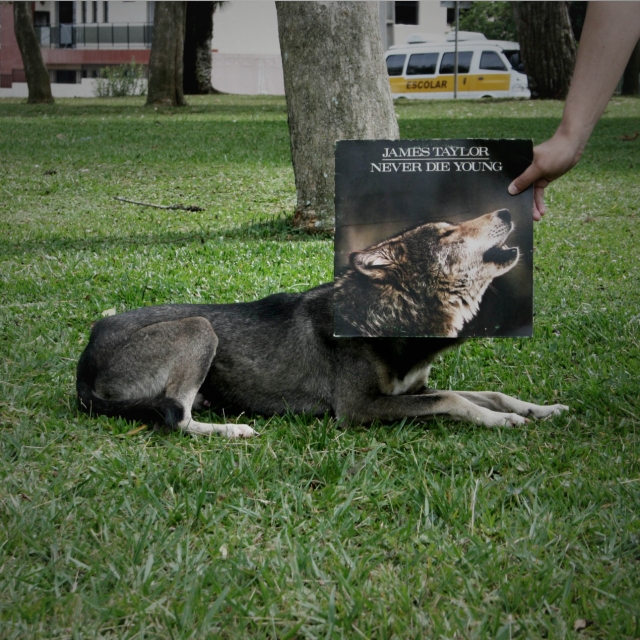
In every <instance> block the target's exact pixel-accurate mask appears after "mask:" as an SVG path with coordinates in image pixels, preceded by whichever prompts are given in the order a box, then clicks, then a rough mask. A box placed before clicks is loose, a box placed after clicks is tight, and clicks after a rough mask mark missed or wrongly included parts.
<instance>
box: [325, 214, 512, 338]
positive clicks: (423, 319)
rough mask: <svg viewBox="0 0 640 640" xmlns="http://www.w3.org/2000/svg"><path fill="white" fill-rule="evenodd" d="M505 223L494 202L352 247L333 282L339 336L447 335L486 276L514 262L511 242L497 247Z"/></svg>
mask: <svg viewBox="0 0 640 640" xmlns="http://www.w3.org/2000/svg"><path fill="white" fill-rule="evenodd" d="M512 229H513V223H512V222H511V214H510V213H509V211H507V210H506V209H501V210H499V211H495V212H493V213H488V214H487V215H484V216H480V217H479V218H475V219H474V220H469V221H467V222H463V223H460V224H449V223H447V222H439V223H430V224H423V225H421V226H419V227H416V228H415V229H413V230H411V231H407V232H405V233H402V234H400V235H398V236H396V237H394V238H390V239H388V240H385V241H384V242H381V243H380V244H377V245H375V246H374V247H370V248H369V249H366V250H365V251H354V252H353V253H352V254H351V255H350V256H349V262H350V264H351V269H349V270H348V271H347V272H346V273H345V274H344V275H343V276H342V277H341V278H339V279H338V281H337V282H336V289H335V304H336V311H337V313H336V319H337V322H340V323H344V324H345V325H346V327H347V331H346V332H345V333H346V334H347V335H353V334H354V333H355V335H361V336H365V337H376V336H385V335H386V336H389V335H394V336H420V335H422V336H445V337H450V338H455V337H456V336H457V335H458V334H459V332H460V330H461V329H462V327H463V326H464V324H465V323H466V322H469V320H471V319H472V318H473V317H474V316H475V315H476V314H477V313H478V310H479V308H480V301H481V300H482V296H483V295H484V293H485V291H486V290H487V287H488V286H489V284H490V283H491V281H492V280H493V279H494V278H497V277H498V276H501V275H503V274H505V273H507V271H509V270H510V269H512V268H513V267H514V266H515V265H516V263H517V262H518V257H519V253H518V249H517V247H513V248H507V247H505V246H503V243H504V242H505V240H506V239H507V236H508V235H509V234H510V233H511V231H512ZM349 328H351V331H349ZM354 330H355V331H354Z"/></svg>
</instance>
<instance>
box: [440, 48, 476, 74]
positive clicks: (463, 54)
mask: <svg viewBox="0 0 640 640" xmlns="http://www.w3.org/2000/svg"><path fill="white" fill-rule="evenodd" d="M472 57H473V51H460V52H458V73H469V68H470V67H471V58H472ZM455 59H456V54H455V53H453V52H449V53H445V54H444V55H443V56H442V62H441V63H440V73H454V70H453V65H454V64H455Z"/></svg>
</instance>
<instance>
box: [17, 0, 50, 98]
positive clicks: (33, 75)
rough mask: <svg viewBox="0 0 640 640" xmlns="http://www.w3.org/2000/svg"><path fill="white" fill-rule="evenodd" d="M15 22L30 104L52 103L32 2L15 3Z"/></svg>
mask: <svg viewBox="0 0 640 640" xmlns="http://www.w3.org/2000/svg"><path fill="white" fill-rule="evenodd" d="M13 24H14V31H15V34H16V40H17V41H18V48H19V49H20V55H21V56H22V64H24V73H25V76H26V77H27V87H28V89H29V98H28V99H27V102H29V103H30V104H40V103H52V102H53V96H52V94H51V81H50V80H49V72H48V71H47V67H46V66H45V64H44V60H43V59H42V51H41V50H40V43H39V42H38V37H37V36H36V31H35V29H34V28H33V20H32V18H31V3H30V2H14V3H13Z"/></svg>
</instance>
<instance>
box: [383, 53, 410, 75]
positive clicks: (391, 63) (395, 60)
mask: <svg viewBox="0 0 640 640" xmlns="http://www.w3.org/2000/svg"><path fill="white" fill-rule="evenodd" d="M406 57H407V56H405V55H404V54H403V55H394V56H388V57H387V72H388V73H389V75H390V76H401V75H402V69H403V68H404V60H405V58H406Z"/></svg>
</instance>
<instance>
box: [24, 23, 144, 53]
mask: <svg viewBox="0 0 640 640" xmlns="http://www.w3.org/2000/svg"><path fill="white" fill-rule="evenodd" d="M35 29H36V35H37V36H38V40H39V41H40V46H41V47H45V48H49V49H75V48H77V47H81V48H89V49H100V48H101V47H102V48H109V49H148V48H150V47H151V38H152V37H153V24H151V23H133V22H127V23H112V22H108V23H103V24H56V25H53V26H50V27H36V28H35Z"/></svg>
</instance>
